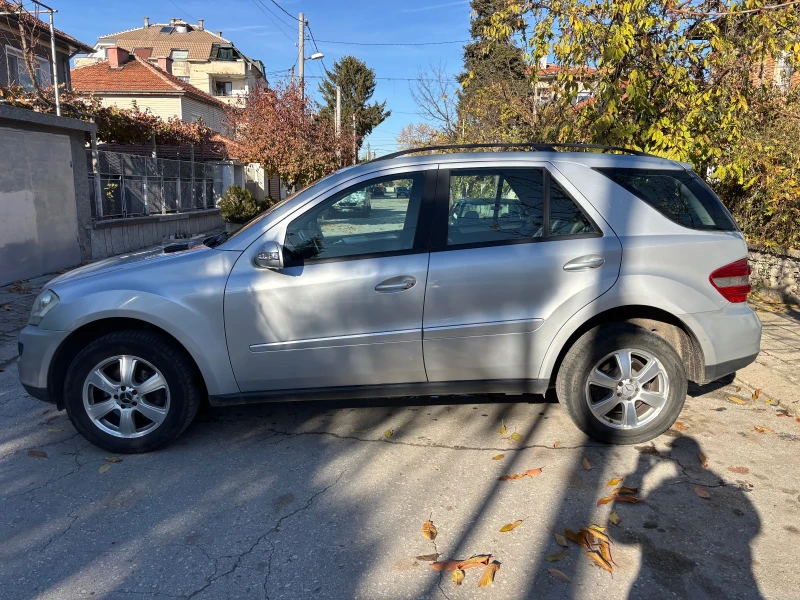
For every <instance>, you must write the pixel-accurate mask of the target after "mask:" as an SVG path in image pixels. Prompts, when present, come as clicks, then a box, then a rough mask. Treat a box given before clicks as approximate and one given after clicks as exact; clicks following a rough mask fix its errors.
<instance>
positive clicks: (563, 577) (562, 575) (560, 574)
mask: <svg viewBox="0 0 800 600" xmlns="http://www.w3.org/2000/svg"><path fill="white" fill-rule="evenodd" d="M547 572H548V573H550V576H551V577H555V578H556V579H558V580H559V581H563V582H564V583H571V582H572V580H571V579H570V578H569V577H567V576H566V574H565V573H564V572H563V571H559V570H558V569H547Z"/></svg>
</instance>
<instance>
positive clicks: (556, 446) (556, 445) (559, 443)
mask: <svg viewBox="0 0 800 600" xmlns="http://www.w3.org/2000/svg"><path fill="white" fill-rule="evenodd" d="M560 445H561V442H553V448H558V447H559V446H560Z"/></svg>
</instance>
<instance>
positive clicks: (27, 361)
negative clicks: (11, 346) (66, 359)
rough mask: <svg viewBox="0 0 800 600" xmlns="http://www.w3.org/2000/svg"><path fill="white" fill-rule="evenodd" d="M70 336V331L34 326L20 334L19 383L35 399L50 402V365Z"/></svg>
mask: <svg viewBox="0 0 800 600" xmlns="http://www.w3.org/2000/svg"><path fill="white" fill-rule="evenodd" d="M68 335H69V332H68V331H53V330H50V329H40V328H39V327H34V326H32V325H27V326H26V327H25V328H24V329H23V330H22V331H21V332H20V334H19V344H20V350H21V352H20V355H19V360H18V361H17V368H18V370H19V382H20V383H21V384H22V387H24V388H25V391H26V392H28V393H29V394H30V395H31V396H33V397H34V398H38V399H39V400H45V401H50V400H49V399H48V391H47V385H48V381H47V380H48V374H49V373H50V364H51V363H52V361H53V356H54V355H55V353H56V349H57V348H58V346H59V345H60V344H61V342H63V341H64V339H65V338H66V337H67V336H68Z"/></svg>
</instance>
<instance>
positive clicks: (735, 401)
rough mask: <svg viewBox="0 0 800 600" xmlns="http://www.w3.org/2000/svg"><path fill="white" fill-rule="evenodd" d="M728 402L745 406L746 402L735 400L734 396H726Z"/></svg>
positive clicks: (739, 399)
mask: <svg viewBox="0 0 800 600" xmlns="http://www.w3.org/2000/svg"><path fill="white" fill-rule="evenodd" d="M728 400H730V401H731V402H733V403H734V404H747V402H745V401H744V400H742V399H741V398H737V397H736V396H728Z"/></svg>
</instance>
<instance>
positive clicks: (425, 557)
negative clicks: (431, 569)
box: [414, 552, 441, 562]
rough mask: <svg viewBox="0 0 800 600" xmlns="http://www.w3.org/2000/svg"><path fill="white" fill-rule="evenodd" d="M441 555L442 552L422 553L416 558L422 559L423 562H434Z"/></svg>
mask: <svg viewBox="0 0 800 600" xmlns="http://www.w3.org/2000/svg"><path fill="white" fill-rule="evenodd" d="M440 556H441V554H439V553H438V552H437V553H436V554H422V555H420V556H415V557H414V558H416V559H417V560H421V561H422V562H433V561H435V560H436V559H437V558H439V557H440Z"/></svg>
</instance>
